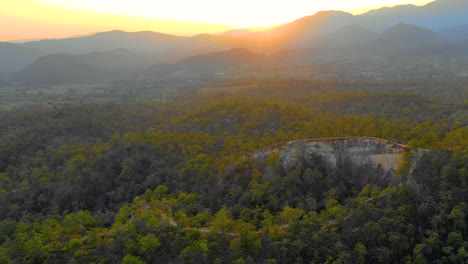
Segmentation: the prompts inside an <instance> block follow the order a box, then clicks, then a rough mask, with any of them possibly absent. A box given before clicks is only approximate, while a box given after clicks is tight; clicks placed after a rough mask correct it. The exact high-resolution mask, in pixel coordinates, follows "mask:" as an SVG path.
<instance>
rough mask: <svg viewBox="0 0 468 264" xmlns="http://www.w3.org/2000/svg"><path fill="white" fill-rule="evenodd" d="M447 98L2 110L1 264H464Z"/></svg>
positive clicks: (458, 171)
mask: <svg viewBox="0 0 468 264" xmlns="http://www.w3.org/2000/svg"><path fill="white" fill-rule="evenodd" d="M353 85H358V84H356V83H354V84H353ZM366 85H369V86H372V85H373V84H369V83H368V84H365V83H362V84H359V87H366ZM387 85H388V86H391V87H393V88H395V87H397V86H398V85H399V84H398V83H389V84H387ZM395 89H396V88H395ZM450 89H452V88H450ZM450 89H449V88H447V89H446V90H445V92H442V94H441V95H440V96H439V97H434V96H432V94H431V93H430V91H426V92H424V93H414V92H389V91H388V90H385V89H380V88H378V87H377V88H375V91H360V92H357V91H353V92H349V91H339V90H333V89H332V88H331V86H330V82H327V81H314V82H312V81H311V82H307V84H306V85H302V84H301V82H286V81H284V80H283V81H281V80H278V81H276V82H273V81H272V82H270V83H266V82H262V83H259V84H258V85H255V86H247V87H245V86H242V87H227V88H226V87H224V88H207V89H199V90H198V92H197V95H196V96H195V95H194V96H193V98H191V99H187V94H185V96H181V97H180V98H176V99H175V100H152V101H150V100H138V101H136V100H134V101H131V100H128V101H126V102H120V101H117V100H114V101H112V102H101V103H83V102H79V101H78V102H74V103H70V102H68V103H63V104H37V105H35V104H29V105H25V106H16V108H10V109H9V110H2V111H1V112H0V122H1V124H2V126H0V204H1V206H0V263H265V264H266V263H330V264H331V263H440V264H442V263H447V264H448V263H465V261H466V259H467V257H468V256H467V246H468V245H467V242H466V241H467V239H466V238H467V232H468V229H467V225H466V224H467V223H466V212H467V210H468V208H467V200H466V199H467V197H468V196H467V195H466V194H467V182H466V178H467V175H468V174H467V173H468V170H467V168H466V164H468V155H467V153H468V149H467V148H468V130H467V127H466V125H467V124H466V120H467V119H466V111H467V104H466V101H464V100H462V99H461V98H458V97H457V96H454V94H455V93H452V92H451V91H452V90H450ZM455 97H457V98H455ZM343 137H356V139H355V140H348V141H347V140H343V139H335V140H322V141H321V142H331V143H330V144H329V145H327V146H329V149H330V150H331V151H332V153H336V152H337V150H339V149H341V150H343V149H348V150H349V149H353V147H356V148H354V150H353V151H350V153H351V154H350V155H336V156H334V155H328V156H327V154H326V151H323V150H326V148H323V147H324V146H325V145H320V144H319V143H320V140H319V141H315V140H311V141H308V140H303V141H302V139H305V138H311V139H323V138H343ZM363 137H365V138H363ZM367 137H372V138H380V139H382V140H373V139H369V138H367ZM297 140H299V141H297ZM340 140H341V141H340ZM386 140H389V141H391V142H397V143H398V144H396V143H395V144H396V145H394V143H389V142H387V141H386ZM291 141H292V142H296V143H291V144H289V145H287V144H286V145H285V146H284V148H281V152H278V153H276V154H275V153H274V152H272V153H271V155H266V156H265V157H264V159H263V158H261V159H258V160H252V159H251V158H249V155H246V153H252V151H255V150H258V149H262V148H265V147H268V146H274V145H277V144H279V143H281V142H291ZM297 142H299V143H297ZM338 142H344V143H343V144H344V145H340V144H341V143H338ZM346 142H348V143H349V142H354V143H353V144H355V143H356V142H358V143H359V142H360V143H359V144H360V145H359V144H357V143H356V145H352V144H351V143H350V144H348V143H346ZM379 142H381V143H382V142H384V143H383V144H381V143H379ZM327 144H328V143H327ZM335 144H336V145H335ZM347 144H348V145H347ZM399 144H403V145H406V146H403V145H399ZM319 146H320V148H319ZM333 146H336V148H335V147H333ZM345 146H347V147H345ZM392 146H393V147H392ZM398 146H400V147H398ZM374 147H375V148H374ZM327 148H328V147H327ZM417 149H428V150H437V151H422V152H420V153H419V152H418V151H417ZM296 150H301V151H302V150H304V151H303V152H301V151H296ZM311 150H313V151H311ZM319 150H320V151H322V152H320V151H319ZM361 151H362V152H361ZM287 153H295V154H292V155H289V154H288V155H289V156H288V155H285V154H287ZM304 153H305V154H307V155H301V154H304ZM343 153H346V151H344V152H343ZM356 153H360V154H359V155H361V157H372V155H376V156H375V158H369V159H367V158H365V159H363V160H366V161H369V160H370V161H377V163H372V164H373V165H375V166H367V165H369V164H371V163H367V162H364V163H362V164H361V163H359V165H362V167H361V166H357V167H353V166H348V165H352V164H353V163H351V164H350V163H349V162H347V161H349V160H346V159H344V158H345V157H346V156H348V157H349V156H350V157H351V158H357V157H358V156H359V155H354V154H356ZM364 153H368V155H367V156H366V155H364ZM392 153H393V154H392ZM405 153H406V155H405ZM296 154H297V155H296ZM308 154H310V155H308ZM381 154H384V155H383V156H380V155H381ZM414 155H418V158H417V162H411V161H414V160H415V159H413V158H412V157H414ZM401 156H403V163H400V159H401ZM285 157H289V158H286V159H285ZM331 157H336V163H333V162H330V161H331V160H333V159H332V158H331ZM379 157H383V159H381V158H379ZM390 157H397V158H396V159H395V160H394V162H392V159H390ZM293 159H294V160H295V161H294V162H293ZM358 160H359V159H358ZM405 161H406V162H405ZM385 162H388V163H385ZM385 164H387V165H388V164H398V165H395V166H394V167H392V166H389V167H385V166H386V165H385ZM285 165H287V166H285ZM379 165H380V166H379ZM384 165H385V166H384ZM386 169H388V171H391V173H389V174H388V176H389V177H388V178H387V176H385V173H383V172H385V170H386ZM374 172H377V173H378V177H373V176H375V175H374ZM360 176H369V177H368V178H366V177H362V178H361V177H360ZM382 179H383V180H382ZM394 179H395V180H394Z"/></svg>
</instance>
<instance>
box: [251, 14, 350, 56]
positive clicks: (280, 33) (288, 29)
mask: <svg viewBox="0 0 468 264" xmlns="http://www.w3.org/2000/svg"><path fill="white" fill-rule="evenodd" d="M353 20H354V16H353V15H351V14H349V13H345V12H342V11H322V12H318V13H316V14H314V15H311V16H307V17H303V18H301V19H298V20H295V21H293V22H291V23H288V24H284V25H281V26H278V27H275V28H272V29H268V30H264V31H260V32H255V33H252V34H250V35H248V36H245V38H247V39H248V40H250V41H252V42H256V43H257V45H265V47H268V48H277V47H286V46H290V45H294V46H296V45H301V44H305V43H307V42H310V41H312V40H314V39H315V38H317V37H318V36H320V35H324V34H330V33H333V32H335V31H337V30H338V29H340V28H342V27H343V26H345V25H349V24H353V23H352V22H353Z"/></svg>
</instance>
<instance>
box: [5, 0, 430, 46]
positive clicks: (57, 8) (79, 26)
mask: <svg viewBox="0 0 468 264" xmlns="http://www.w3.org/2000/svg"><path fill="white" fill-rule="evenodd" d="M428 2H431V0H413V1H411V0H326V1H324V0H287V1H284V0H281V1H279V0H235V1H233V0H229V1H228V0H0V6H1V8H0V41H7V40H18V39H36V38H61V37H69V36H75V35H85V34H90V33H94V32H101V31H107V30H113V29H120V30H126V31H143V30H151V31H157V32H162V33H168V34H176V35H194V34H197V33H219V32H223V31H227V30H230V29H233V28H239V27H264V26H271V25H277V24H282V23H287V22H290V21H293V20H295V19H298V18H301V17H304V16H307V15H312V14H314V13H316V12H318V11H321V10H344V11H348V12H351V13H354V14H358V13H362V12H364V11H366V10H370V9H372V8H378V7H382V6H393V5H398V4H408V3H413V4H418V5H422V4H426V3H428Z"/></svg>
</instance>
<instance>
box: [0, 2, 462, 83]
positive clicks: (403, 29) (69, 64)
mask: <svg viewBox="0 0 468 264" xmlns="http://www.w3.org/2000/svg"><path fill="white" fill-rule="evenodd" d="M467 39H468V1H465V0H438V1H434V2H432V3H429V4H427V5H425V6H414V5H403V6H396V7H392V8H381V9H377V10H372V11H370V12H367V13H365V14H362V15H358V16H354V15H352V14H349V13H346V12H342V11H322V12H318V13H316V14H314V15H311V16H307V17H303V18H300V19H298V20H295V21H293V22H291V23H287V24H284V25H279V26H276V27H272V28H269V29H266V30H262V31H257V30H255V31H254V30H249V29H240V30H234V31H229V32H225V33H222V34H219V35H208V34H202V35H196V36H192V37H181V36H173V35H167V34H161V33H156V32H150V31H145V32H135V33H130V32H124V31H119V30H115V31H110V32H102V33H97V34H93V35H89V36H84V37H74V38H66V39H49V40H40V41H31V42H26V43H21V44H18V43H16V44H13V43H0V61H1V63H0V71H2V72H14V73H13V74H12V76H13V77H12V80H13V81H14V82H15V83H56V82H80V81H83V80H88V81H94V80H101V79H115V78H122V77H123V76H126V75H129V74H133V73H135V72H144V73H146V75H148V72H153V73H155V74H156V73H157V74H156V75H158V74H169V75H173V76H178V75H177V73H181V72H183V73H184V74H181V75H182V76H187V77H189V76H190V77H193V76H205V75H206V76H213V74H214V75H216V74H215V73H221V72H222V73H224V72H225V71H227V72H232V71H235V70H240V69H242V70H245V69H246V67H245V66H246V65H251V66H256V65H260V64H262V65H265V64H266V62H267V61H268V62H269V63H273V64H282V63H283V64H291V63H292V64H294V63H300V64H311V63H316V62H321V63H323V62H327V63H329V62H334V61H337V60H345V59H356V58H359V59H362V58H375V57H379V58H381V57H388V58H395V57H402V58H408V57H414V56H417V57H418V58H431V59H433V58H436V57H437V59H439V60H440V59H445V60H447V59H450V58H454V57H460V56H467V54H468V45H467V41H466V40H467ZM247 68H249V67H247ZM250 68H255V67H250ZM187 73H190V74H188V75H187ZM143 75H144V74H143Z"/></svg>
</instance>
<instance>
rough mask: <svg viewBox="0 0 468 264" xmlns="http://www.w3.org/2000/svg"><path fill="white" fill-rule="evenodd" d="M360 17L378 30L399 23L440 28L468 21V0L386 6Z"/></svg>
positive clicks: (363, 22) (363, 23)
mask: <svg viewBox="0 0 468 264" xmlns="http://www.w3.org/2000/svg"><path fill="white" fill-rule="evenodd" d="M358 18H359V21H358V23H359V24H360V25H361V26H364V27H366V28H369V29H372V30H377V31H382V30H385V29H387V28H389V27H391V26H392V25H395V24H397V23H406V24H411V25H415V26H420V27H424V28H429V29H432V30H440V29H443V28H447V27H454V26H458V25H461V24H465V23H468V1H466V0H437V1H434V2H431V3H429V4H427V5H425V6H414V5H399V6H395V7H390V8H389V7H385V8H380V9H377V10H372V11H370V12H367V13H365V14H362V15H360V16H358Z"/></svg>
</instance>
